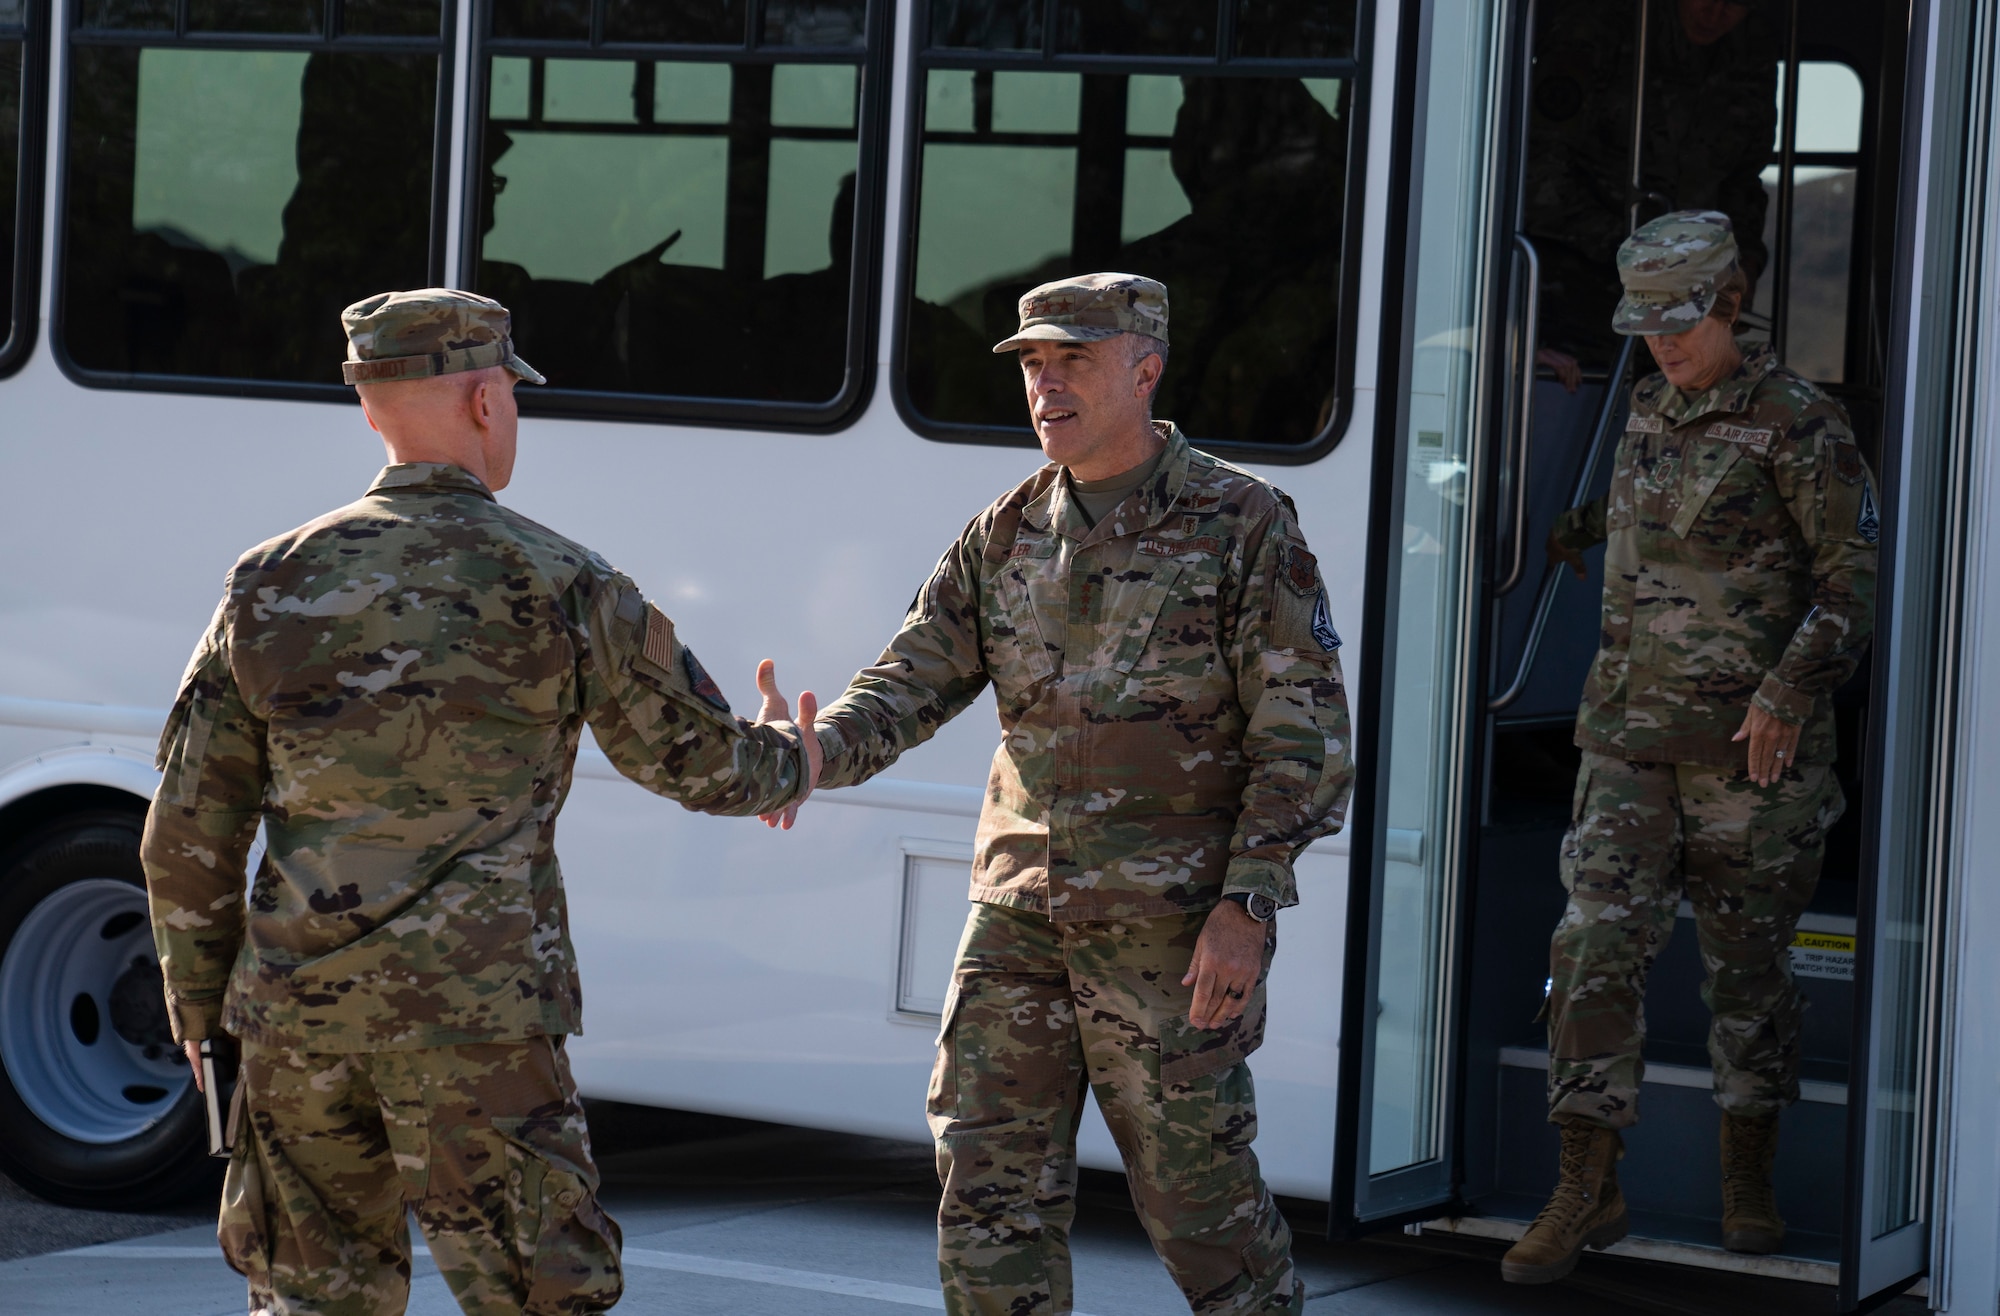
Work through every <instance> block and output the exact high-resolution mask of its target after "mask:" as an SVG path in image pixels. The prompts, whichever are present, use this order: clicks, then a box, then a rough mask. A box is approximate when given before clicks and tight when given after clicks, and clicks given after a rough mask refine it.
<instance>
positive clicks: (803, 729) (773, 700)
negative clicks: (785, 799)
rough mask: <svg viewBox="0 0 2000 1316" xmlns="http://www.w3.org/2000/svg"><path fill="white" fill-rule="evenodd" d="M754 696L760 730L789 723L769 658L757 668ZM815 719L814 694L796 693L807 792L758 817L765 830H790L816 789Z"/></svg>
mask: <svg viewBox="0 0 2000 1316" xmlns="http://www.w3.org/2000/svg"><path fill="white" fill-rule="evenodd" d="M757 693H758V694H760V695H762V696H763V699H764V702H763V703H762V704H760V705H759V706H758V708H757V724H758V725H759V726H762V725H764V724H765V723H768V722H789V721H791V720H792V706H791V704H790V703H788V702H787V701H786V699H785V696H784V692H783V691H781V690H779V689H778V665H777V664H776V663H774V662H772V661H771V660H770V659H769V658H766V659H764V660H763V661H762V662H760V663H758V664H757ZM818 716H819V700H818V699H817V698H816V697H814V695H813V692H812V691H810V690H801V691H799V717H798V728H799V738H800V740H801V741H802V742H803V743H804V746H805V751H806V788H805V790H804V791H802V792H800V794H799V798H797V799H796V800H793V801H792V802H791V803H790V804H788V805H786V806H785V807H784V808H782V809H776V810H773V811H772V812H770V813H760V814H758V815H757V816H758V817H759V818H762V819H763V820H764V825H765V826H766V827H783V828H790V827H791V825H792V824H793V823H794V822H795V821H797V819H798V816H799V806H800V805H801V804H804V803H805V802H806V798H807V797H808V796H810V795H811V794H812V793H813V788H814V787H815V786H817V785H819V770H820V767H821V766H822V764H823V762H824V759H825V755H824V754H822V753H821V752H820V747H819V733H818V732H816V731H815V730H813V719H814V718H816V717H818Z"/></svg>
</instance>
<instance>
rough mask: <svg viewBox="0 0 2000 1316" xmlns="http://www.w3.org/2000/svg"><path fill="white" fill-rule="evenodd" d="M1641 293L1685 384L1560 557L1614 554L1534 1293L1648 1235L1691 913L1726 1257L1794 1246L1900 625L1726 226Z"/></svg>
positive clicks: (1831, 412)
mask: <svg viewBox="0 0 2000 1316" xmlns="http://www.w3.org/2000/svg"><path fill="white" fill-rule="evenodd" d="M1618 271H1619V275H1620V277H1621V279H1622V280H1623V283H1624V287H1625V296H1624V298H1623V300H1621V301H1620V302H1619V304H1618V309H1617V313H1616V316H1615V319H1614V327H1615V328H1616V329H1617V330H1618V332H1620V333H1625V334H1637V335H1644V336H1645V337H1646V342H1647V345H1648V347H1650V348H1651V349H1652V352H1653V355H1654V357H1655V359H1656V360H1657V361H1658V363H1659V364H1660V366H1661V367H1662V370H1661V373H1659V374H1654V375H1651V376H1648V377H1647V378H1646V379H1644V380H1642V381H1641V382H1640V383H1639V384H1638V385H1637V387H1636V388H1635V389H1634V390H1633V394H1632V410H1631V416H1630V419H1628V420H1627V422H1626V427H1625V436H1624V438H1623V440H1622V441H1621V442H1620V444H1619V447H1618V452H1617V457H1616V461H1615V466H1614V470H1613V474H1612V479H1611V488H1610V491H1609V492H1608V494H1607V495H1606V496H1605V497H1603V498H1600V499H1598V500H1597V501H1596V502H1594V503H1591V504H1590V505H1588V506H1586V507H1579V508H1576V509H1574V510H1572V511H1570V512H1569V513H1567V514H1566V515H1565V516H1564V517H1563V518H1562V519H1561V520H1560V521H1559V522H1558V524H1557V526H1556V529H1555V530H1554V532H1553V533H1552V535H1551V537H1550V544H1549V552H1550V556H1551V558H1552V560H1562V561H1567V562H1569V563H1570V564H1571V565H1572V566H1573V567H1574V568H1576V569H1577V570H1578V572H1579V574H1581V568H1582V556H1581V554H1582V552H1583V550H1585V549H1587V548H1589V547H1591V546H1592V545H1595V544H1598V543H1604V544H1606V545H1607V547H1606V549H1605V559H1604V612H1603V616H1604V622H1603V626H1604V636H1603V646H1602V648H1600V649H1599V651H1598V654H1597V660H1596V663H1595V664H1594V666H1593V667H1592V668H1591V672H1590V678H1589V682H1588V684H1587V685H1586V687H1585V690H1584V696H1583V704H1582V708H1581V711H1580V712H1579V714H1578V717H1577V730H1576V743H1577V745H1578V746H1579V747H1580V748H1581V749H1582V750H1583V767H1582V771H1581V772H1580V773H1579V774H1578V777H1577V785H1576V805H1575V811H1574V821H1573V823H1572V825H1571V827H1570V829H1569V831H1568V834H1567V835H1566V836H1565V837H1564V839H1563V848H1562V860H1561V866H1562V880H1563V885H1564V887H1565V888H1566V889H1567V890H1568V892H1569V902H1568V906H1567V908H1566V909H1565V910H1564V912H1563V917H1562V920H1561V922H1560V923H1558V924H1557V926H1556V931H1555V936H1554V940H1553V942H1552V944H1551V946H1550V950H1549V961H1550V968H1549V972H1550V977H1551V987H1550V991H1549V998H1548V1006H1547V1013H1548V1025H1549V1109H1550V1119H1551V1120H1553V1121H1554V1122H1556V1123H1557V1124H1558V1125H1560V1126H1561V1128H1562V1140H1563V1162H1562V1180H1561V1182H1560V1184H1559V1185H1558V1187H1557V1189H1556V1194H1555V1197H1554V1198H1553V1199H1552V1200H1551V1202H1550V1203H1549V1206H1548V1209H1547V1210H1545V1211H1544V1212H1543V1213H1542V1215H1541V1217H1540V1219H1538V1220H1537V1221H1536V1223H1535V1226H1534V1228H1533V1229H1532V1230H1530V1231H1529V1233H1528V1235H1527V1236H1526V1237H1525V1238H1523V1240H1522V1241H1521V1243H1520V1244H1519V1245H1518V1246H1517V1247H1516V1248H1515V1249H1514V1250H1513V1251H1512V1252H1510V1253H1508V1255H1507V1260H1506V1273H1507V1277H1508V1278H1509V1279H1513V1280H1518V1281H1523V1282H1538V1281H1543V1280H1549V1279H1555V1278H1559V1277H1560V1276H1561V1275H1563V1274H1566V1273H1567V1272H1568V1270H1569V1268H1570V1267H1572V1266H1574V1265H1575V1262H1576V1256H1577V1253H1578V1252H1579V1251H1580V1250H1581V1248H1582V1247H1583V1246H1584V1245H1585V1244H1586V1243H1588V1244H1590V1245H1592V1246H1605V1245H1608V1244H1609V1243H1611V1242H1615V1241H1616V1240H1617V1239H1618V1238H1619V1237H1622V1236H1623V1234H1624V1232H1625V1207H1624V1200H1623V1198H1622V1197H1621V1196H1620V1194H1619V1191H1618V1183H1617V1173H1616V1169H1615V1163H1616V1159H1617V1156H1618V1155H1619V1153H1620V1150H1621V1143H1620V1141H1619V1134H1618V1130H1620V1129H1624V1128H1627V1127H1629V1126H1631V1125H1632V1124H1633V1123H1634V1122H1635V1121H1636V1120H1637V1119H1638V1101H1639V1083H1640V1079H1641V1077H1642V1076H1643V1073H1644V1069H1645V1065H1644V1061H1643V1060H1642V1059H1641V1056H1640V1051H1641V1047H1642V1045H1643V1042H1644V1039H1645V1024H1644V1013H1643V1009H1642V1006H1643V1002H1644V999H1645V992H1646V975H1647V973H1648V971H1649V970H1650V969H1651V968H1652V965H1653V961H1654V959H1655V958H1656V957H1657V956H1658V954H1659V952H1660V948H1661V947H1662V946H1664V945H1665V944H1666V940H1667V937H1668V936H1669V935H1670V934H1671V933H1672V931H1673V925H1674V917H1675V911H1676V909H1677V907H1678V903H1679V901H1680V899H1681V897H1682V895H1683V893H1685V895H1686V897H1687V899H1688V901H1689V902H1690V903H1691V904H1692V905H1693V907H1694V913H1695V934H1696V936H1697V937H1698V938H1699V939H1700V942H1701V955H1702V962H1703V964H1704V965H1706V966H1707V969H1708V978H1707V981H1706V983H1705V984H1704V986H1703V988H1702V995H1703V999H1704V1000H1705V1001H1706V1003H1707V1004H1708V1006H1709V1008H1710V1010H1711V1011H1713V1014H1714V1023H1713V1026H1712V1028H1711V1030H1710V1034H1709V1056H1710V1059H1711V1061H1712V1062H1713V1065H1714V1069H1715V1100H1716V1103H1717V1104H1718V1105H1719V1106H1721V1107H1722V1111H1723V1123H1722V1142H1723V1148H1722V1153H1723V1193H1724V1201H1723V1219H1722V1228H1723V1240H1724V1243H1725V1245H1726V1246H1728V1247H1729V1248H1730V1249H1731V1250H1733V1251H1739V1252H1770V1251H1773V1250H1775V1249H1776V1248H1777V1246H1778V1245H1779V1243H1780V1242H1781V1241H1782V1240H1783V1237H1784V1222H1783V1221H1782V1220H1780V1219H1779V1218H1778V1213H1777V1209H1776V1206H1775V1203H1774V1201H1773V1198H1772V1190H1771V1181H1770V1174H1771V1160H1772V1156H1773V1154H1774V1153H1775V1150H1776V1143H1777V1122H1778V1113H1779V1112H1780V1111H1781V1110H1782V1109H1783V1108H1784V1107H1785V1106H1787V1105H1789V1104H1791V1103H1792V1102H1793V1101H1796V1100H1797V1099H1798V1094H1799V1084H1798V1066H1799V1034H1800V1027H1801V1016H1802V1013H1803V1009H1804V1002H1803V1001H1802V999H1801V998H1800V995H1799V992H1798V988H1797V986H1796V985H1795V984H1794V983H1793V981H1792V976H1791V967H1790V963H1789V960H1788V957H1787V952H1788V947H1789V946H1790V944H1791V940H1792V933H1793V929H1794V928H1795V926H1796V925H1797V923H1798V919H1799V916H1800V915H1801V914H1802V913H1804V912H1805V909H1806V906H1807V904H1808V903H1809V902H1810V901H1811V899H1812V894H1813V888H1814V886H1815V885H1816V884H1817V882H1818V880H1819V870H1820V860H1821V858H1822V855H1823V847H1824V843H1825V837H1826V832H1827V829H1828V828H1830V827H1831V826H1832V825H1833V823H1834V822H1835V820H1836V819H1838V818H1839V816H1840V813H1841V810H1842V808H1843V801H1842V798H1841V792H1840V786H1839V784H1838V782H1837V781H1836V780H1835V778H1834V775H1833V768H1832V765H1833V759H1834V740H1833V711H1832V706H1831V703H1830V700H1829V696H1831V694H1832V693H1833V691H1834V689H1835V688H1836V687H1838V686H1839V685H1840V684H1841V683H1842V682H1843V681H1845V680H1846V679H1847V678H1848V677H1849V676H1850V675H1851V674H1852V673H1853V671H1854V669H1855V666H1856V664H1857V663H1858V662H1859V661H1860V659H1861V656H1862V653H1863V651H1864V650H1865V648H1866V647H1867V644H1868V639H1869V635H1870V632H1871V630H1872V622H1873V612H1874V599H1875V559H1876V548H1875V545H1876V541H1877V540H1878V539H1879V538H1880V537H1881V519H1880V514H1879V511H1878V504H1877V502H1876V497H1875V485H1874V478H1873V476H1872V475H1871V474H1870V473H1869V470H1868V466H1867V463H1866V462H1865V461H1864V460H1863V459H1862V457H1861V453H1860V451H1859V449H1857V448H1856V447H1855V444H1854V436H1853V435H1852V433H1850V432H1849V430H1848V425H1847V418H1846V416H1845V414H1844V413H1843V412H1842V411H1841V409H1840V407H1839V405H1838V404H1837V403H1835V402H1833V401H1832V400H1831V399H1829V398H1828V397H1827V396H1826V395H1825V394H1823V393H1821V392H1820V391H1819V390H1818V389H1817V388H1815V387H1814V386H1813V385H1812V384H1811V383H1809V382H1807V381H1806V380H1805V379H1803V378H1801V377H1800V376H1798V375H1796V374H1794V373H1792V372H1791V371H1789V370H1787V369H1785V368H1784V367H1783V366H1781V365H1779V364H1778V363H1777V362H1776V361H1775V360H1774V359H1773V358H1772V355H1771V353H1770V350H1769V349H1768V348H1767V347H1765V346H1762V345H1747V344H1746V345H1739V344H1737V343H1736V342H1734V341H1733V339H1732V338H1731V336H1730V332H1731V327H1732V325H1733V322H1734V320H1735V316H1736V312H1737V309H1738V307H1739V305H1740V300H1741V297H1742V295H1743V291H1744V287H1745V283H1744V280H1743V279H1742V277H1741V275H1740V273H1739V271H1738V270H1737V257H1736V244H1735V242H1734V241H1733V240H1732V237H1731V234H1730V228H1729V220H1728V218H1727V217H1726V216H1724V215H1722V214H1720V213H1718V212H1715V211H1681V212H1677V213H1674V214H1670V215H1666V216H1663V217H1661V218H1660V219H1657V220H1655V221H1653V222H1652V223H1650V224H1647V225H1645V226H1643V227H1642V228H1640V229H1639V231H1638V232H1636V233H1634V234H1633V235H1632V237H1631V238H1630V239H1629V240H1627V242H1626V243H1625V245H1624V246H1623V247H1622V248H1620V250H1619V256H1618ZM1746 349H1747V350H1746Z"/></svg>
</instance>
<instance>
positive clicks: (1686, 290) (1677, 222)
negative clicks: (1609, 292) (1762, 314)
mask: <svg viewBox="0 0 2000 1316" xmlns="http://www.w3.org/2000/svg"><path fill="white" fill-rule="evenodd" d="M1737 268H1738V266H1737V261H1736V236H1735V234H1734V233H1733V232H1732V231H1731V229H1730V224H1729V216H1727V215H1725V214H1723V213H1722V212H1721V211H1719V210H1676V211H1674V212H1673V213H1671V214H1666V215H1662V216H1660V217H1659V218H1658V219H1655V220H1653V221H1651V222H1649V223H1646V224H1641V225H1640V226H1639V227H1638V229H1637V230H1636V231H1635V232H1634V233H1633V234H1632V236H1631V237H1629V238H1627V239H1625V241H1624V243H1623V245H1621V246H1620V247H1619V248H1618V279H1619V282H1621V283H1623V284H1624V285H1625V295H1624V296H1623V297H1621V298H1619V299H1618V309H1617V310H1615V311H1613V312H1612V313H1611V327H1612V328H1613V329H1614V330H1616V331H1617V332H1619V333H1621V334H1638V335H1649V334H1678V333H1685V332H1686V331H1687V330H1689V329H1692V328H1694V327H1695V326H1696V325H1698V324H1700V323H1701V322H1702V320H1703V318H1704V317H1706V316H1707V315H1708V313H1709V311H1710V310H1712V309H1713V308H1714V306H1715V291H1716V289H1717V288H1718V287H1719V286H1721V284H1722V281H1723V280H1725V279H1727V278H1728V277H1729V276H1730V275H1732V274H1734V273H1736V271H1737Z"/></svg>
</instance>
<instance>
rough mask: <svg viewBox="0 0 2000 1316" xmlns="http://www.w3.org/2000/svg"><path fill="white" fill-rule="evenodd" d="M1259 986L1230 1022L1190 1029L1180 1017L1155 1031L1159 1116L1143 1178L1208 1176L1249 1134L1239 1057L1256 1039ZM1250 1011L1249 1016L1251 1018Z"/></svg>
mask: <svg viewBox="0 0 2000 1316" xmlns="http://www.w3.org/2000/svg"><path fill="white" fill-rule="evenodd" d="M1262 1005H1263V997H1262V993H1261V991H1260V992H1259V993H1258V995H1257V998H1256V999H1255V1000H1253V1001H1252V1003H1251V1009H1249V1010H1246V1011H1244V1014H1243V1017H1242V1018H1241V1019H1238V1020H1236V1021H1235V1022H1234V1024H1233V1026H1230V1027H1225V1028H1219V1029H1204V1028H1195V1027H1193V1026H1192V1025H1190V1024H1189V1023H1188V1019H1187V1016H1186V1015H1177V1016H1175V1017H1174V1018H1172V1019H1169V1020H1167V1021H1166V1023H1165V1024H1164V1025H1163V1026H1162V1028H1161V1030H1160V1043H1159V1046H1160V1069H1159V1084H1160V1096H1159V1102H1160V1118H1159V1120H1158V1121H1157V1122H1156V1123H1155V1125H1154V1127H1153V1128H1152V1130H1150V1132H1151V1143H1150V1146H1149V1147H1148V1149H1147V1150H1148V1156H1147V1158H1146V1167H1145V1168H1146V1175H1147V1178H1149V1179H1150V1180H1151V1181H1152V1182H1153V1183H1156V1184H1174V1183H1187V1182H1190V1181H1193V1180H1198V1179H1206V1178H1210V1177H1212V1176H1213V1175H1214V1174H1215V1173H1216V1171H1217V1170H1218V1169H1220V1168H1222V1167H1223V1165H1224V1164H1225V1163H1226V1162H1227V1161H1228V1159H1229V1158H1230V1156H1231V1154H1232V1150H1233V1149H1234V1148H1237V1147H1241V1146H1247V1145H1248V1142H1249V1139H1250V1138H1252V1137H1254V1136H1255V1134H1256V1129H1255V1126H1254V1124H1250V1125H1248V1126H1247V1127H1246V1126H1245V1120H1246V1118H1247V1119H1249V1120H1254V1119H1255V1115H1254V1111H1255V1109H1256V1103H1255V1100H1254V1099H1253V1098H1251V1097H1250V1096H1249V1091H1250V1088H1249V1084H1250V1071H1249V1070H1248V1069H1247V1068H1245V1067H1244V1065H1243V1060H1244V1058H1245V1057H1246V1056H1248V1055H1249V1054H1250V1052H1251V1051H1254V1050H1255V1049H1256V1047H1257V1044H1258V1043H1259V1042H1261V1041H1262V1040H1263V1033H1264V1021H1263V1011H1262ZM1252 1014H1255V1015H1256V1016H1257V1017H1256V1018H1254V1019H1253V1018H1252V1017H1251V1016H1252Z"/></svg>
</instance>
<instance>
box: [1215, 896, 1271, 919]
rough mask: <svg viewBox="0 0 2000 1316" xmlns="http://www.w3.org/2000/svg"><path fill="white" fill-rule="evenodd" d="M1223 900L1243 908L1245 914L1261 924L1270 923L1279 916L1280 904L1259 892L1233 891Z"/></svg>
mask: <svg viewBox="0 0 2000 1316" xmlns="http://www.w3.org/2000/svg"><path fill="white" fill-rule="evenodd" d="M1223 899H1224V900H1233V901H1235V902H1236V903H1237V904H1239V905H1241V906H1243V912H1244V913H1246V914H1248V915H1249V916H1250V917H1251V918H1254V919H1256V920H1257V921H1258V922H1259V923H1269V922H1270V921H1271V920H1272V919H1274V918H1276V917H1277V916H1278V902H1277V901H1275V900H1273V899H1271V897H1269V896H1267V895H1263V894H1261V893H1258V892H1251V891H1231V892H1230V893H1229V894H1228V895H1226V896H1224V897H1223Z"/></svg>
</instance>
